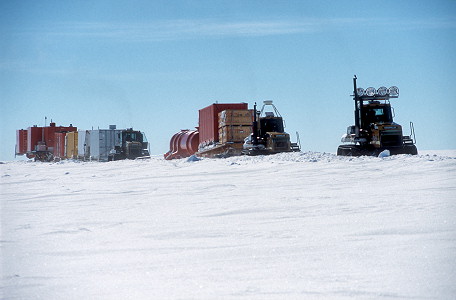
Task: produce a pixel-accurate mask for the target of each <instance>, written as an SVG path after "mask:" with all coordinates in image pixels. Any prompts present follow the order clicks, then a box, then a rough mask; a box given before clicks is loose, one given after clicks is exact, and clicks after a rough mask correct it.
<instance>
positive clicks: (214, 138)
mask: <svg viewBox="0 0 456 300" xmlns="http://www.w3.org/2000/svg"><path fill="white" fill-rule="evenodd" d="M227 109H236V110H239V109H240V110H246V109H248V104H247V103H220V104H219V103H214V104H212V105H209V106H208V107H205V108H203V109H200V110H199V126H198V130H199V143H200V147H204V146H207V145H211V144H215V143H217V142H218V141H219V113H220V112H222V111H224V110H227Z"/></svg>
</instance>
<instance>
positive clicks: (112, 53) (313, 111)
mask: <svg viewBox="0 0 456 300" xmlns="http://www.w3.org/2000/svg"><path fill="white" fill-rule="evenodd" d="M0 35H1V40H0V46H1V47H0V85H1V86H0V101H1V121H0V122H1V126H2V130H1V131H0V132H1V133H0V134H1V139H2V141H3V143H2V144H1V146H0V147H1V148H0V160H12V159H14V145H15V139H16V137H15V134H16V129H21V128H24V129H25V128H27V127H29V126H32V125H35V124H37V125H39V126H42V125H43V124H44V117H48V119H52V120H53V121H54V122H56V123H57V124H58V125H69V124H70V123H71V124H73V125H75V126H77V127H78V128H80V129H91V128H92V127H93V128H98V127H99V128H108V126H109V125H110V124H116V125H117V126H118V128H126V127H133V128H135V129H139V130H142V131H145V133H146V135H147V138H148V139H149V142H150V144H151V153H152V154H162V153H165V152H166V151H167V150H168V147H169V140H170V138H171V136H172V135H173V134H174V133H175V132H177V131H179V130H180V129H187V128H193V127H194V126H197V123H198V109H201V108H203V107H206V106H208V105H210V104H212V103H214V102H216V101H218V102H248V103H249V104H250V105H251V106H253V103H254V102H255V101H256V102H261V101H263V100H274V103H275V104H276V106H277V108H278V109H279V111H280V112H281V114H282V116H283V117H284V119H285V121H286V125H287V127H286V130H287V131H288V132H289V133H290V134H291V135H292V137H293V139H294V138H295V132H296V131H298V132H299V134H300V137H301V142H302V148H303V150H305V151H306V150H313V151H321V152H323V151H324V152H335V151H336V148H337V146H338V145H339V144H340V137H341V135H342V134H343V133H345V131H346V128H347V126H349V125H352V124H353V122H354V120H353V101H352V98H351V97H350V94H351V92H352V89H353V87H352V78H353V75H354V74H356V75H357V76H358V85H359V86H361V87H368V86H374V87H380V86H382V85H384V86H387V87H389V86H391V85H396V86H398V87H399V89H400V97H399V99H395V100H392V104H393V106H394V107H395V114H396V119H395V120H396V122H398V123H400V124H402V125H404V127H405V130H404V131H405V132H406V133H408V131H409V130H408V128H409V125H408V124H409V121H413V122H414V124H415V131H416V135H417V147H418V150H420V149H423V150H424V149H426V150H430V149H456V140H455V138H454V128H455V127H456V126H455V125H456V121H455V120H456V118H455V117H454V114H455V113H456V93H455V92H454V91H453V88H454V87H455V84H456V1H454V0H453V1H145V0H144V1H141V0H140V1H2V2H1V3H0Z"/></svg>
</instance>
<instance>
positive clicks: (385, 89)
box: [377, 86, 388, 97]
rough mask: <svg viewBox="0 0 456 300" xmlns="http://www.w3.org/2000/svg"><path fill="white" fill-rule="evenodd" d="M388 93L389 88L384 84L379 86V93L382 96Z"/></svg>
mask: <svg viewBox="0 0 456 300" xmlns="http://www.w3.org/2000/svg"><path fill="white" fill-rule="evenodd" d="M387 93H388V89H387V88H386V87H384V86H381V87H379V88H378V90H377V95H379V96H382V97H383V96H386V94H387Z"/></svg>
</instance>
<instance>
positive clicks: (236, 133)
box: [219, 125, 252, 144]
mask: <svg viewBox="0 0 456 300" xmlns="http://www.w3.org/2000/svg"><path fill="white" fill-rule="evenodd" d="M251 133H252V126H251V125H248V126H247V125H230V126H223V127H221V128H220V129H219V138H220V142H221V143H222V144H224V143H240V142H244V139H245V138H246V137H248V136H249V135H250V134H251Z"/></svg>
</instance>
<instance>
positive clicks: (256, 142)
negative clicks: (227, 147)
mask: <svg viewBox="0 0 456 300" xmlns="http://www.w3.org/2000/svg"><path fill="white" fill-rule="evenodd" d="M266 107H270V108H272V109H271V110H272V111H266V110H265V108H266ZM253 111H254V120H253V123H252V133H251V134H250V135H249V136H248V137H247V138H246V139H245V142H244V145H243V150H242V154H244V155H266V154H275V153H280V152H292V151H295V152H298V151H300V147H299V145H298V143H292V142H291V140H290V135H289V134H288V133H286V132H285V130H284V128H285V126H284V123H283V119H282V116H281V115H280V113H279V111H278V110H277V108H276V107H275V106H274V104H273V103H272V101H270V100H267V101H263V107H262V108H261V111H259V112H258V111H257V109H256V103H255V105H254V108H253Z"/></svg>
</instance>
